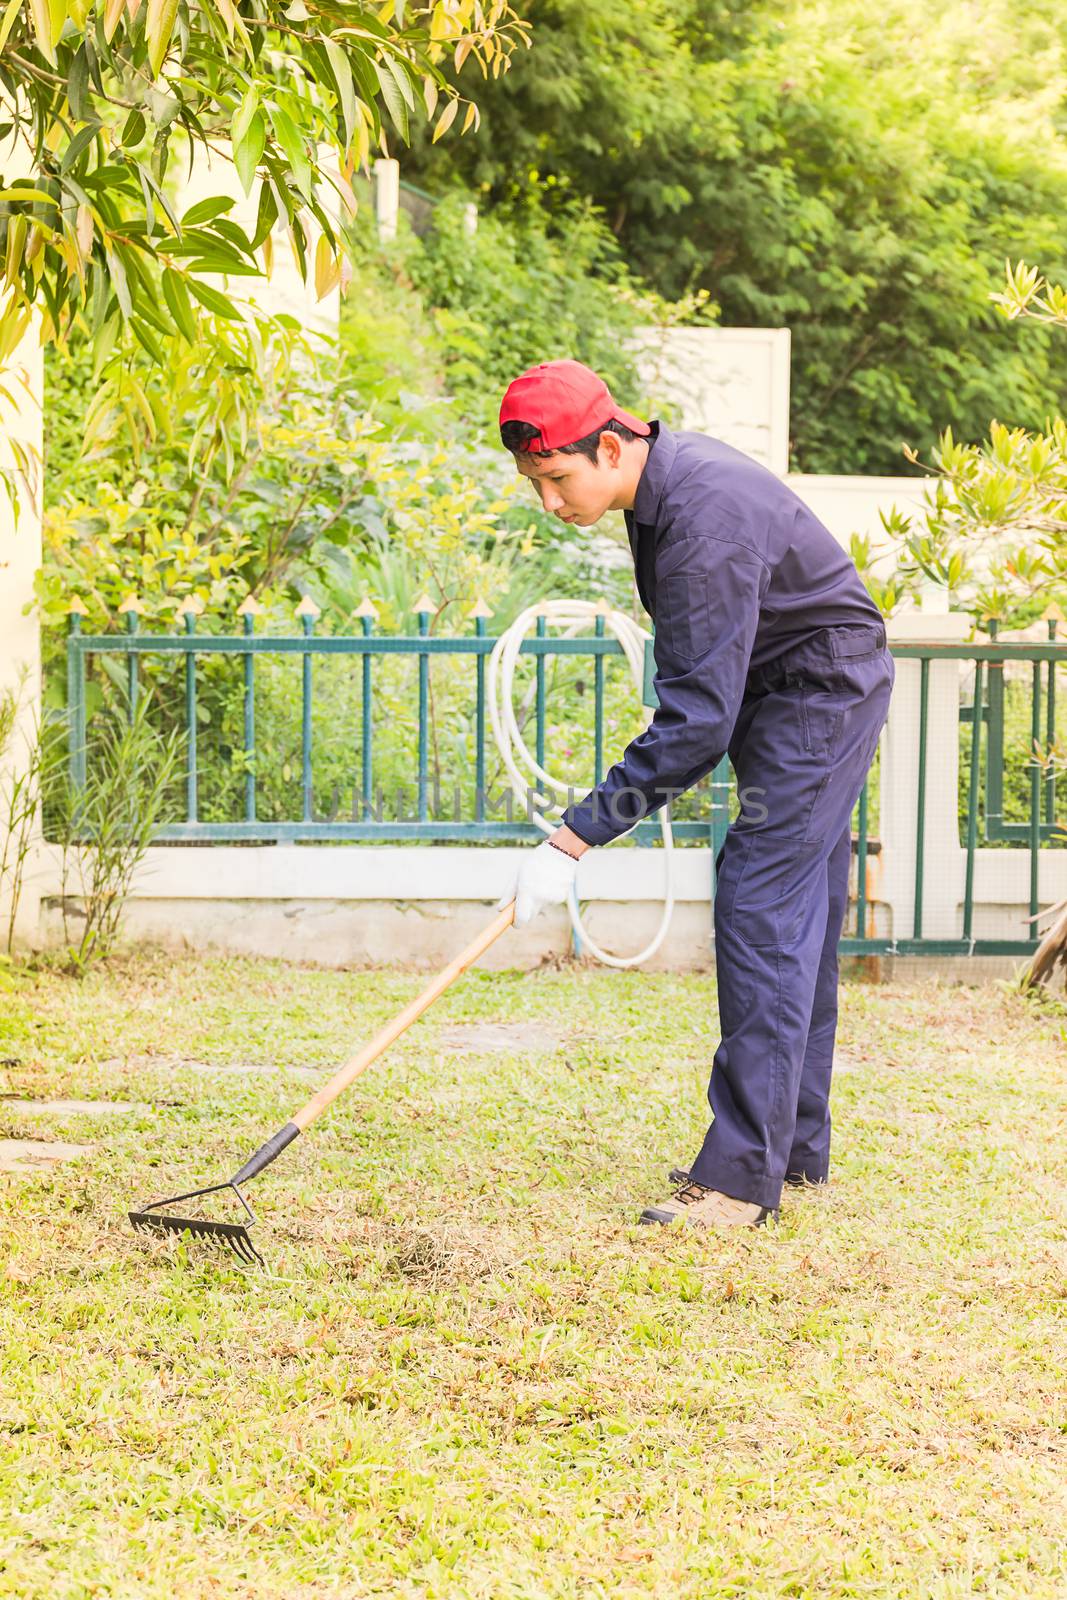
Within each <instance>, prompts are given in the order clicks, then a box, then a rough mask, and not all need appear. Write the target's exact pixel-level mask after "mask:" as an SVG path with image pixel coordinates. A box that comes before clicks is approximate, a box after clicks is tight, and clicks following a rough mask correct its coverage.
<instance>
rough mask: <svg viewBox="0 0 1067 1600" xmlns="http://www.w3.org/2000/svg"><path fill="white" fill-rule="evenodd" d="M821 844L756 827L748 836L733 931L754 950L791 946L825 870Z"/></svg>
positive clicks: (816, 841)
mask: <svg viewBox="0 0 1067 1600" xmlns="http://www.w3.org/2000/svg"><path fill="white" fill-rule="evenodd" d="M823 855H824V850H823V844H822V841H821V840H820V839H803V838H798V837H797V836H796V835H794V834H777V833H771V832H769V831H766V830H763V829H761V830H758V831H756V832H753V833H752V834H750V835H749V836H748V841H747V850H746V853H745V859H744V862H743V864H742V867H741V874H740V877H739V878H738V882H737V891H736V893H735V895H734V899H733V915H732V918H731V921H732V924H733V928H734V931H735V933H736V934H737V936H738V937H739V938H740V939H743V940H744V942H745V943H746V944H747V945H751V946H752V947H753V948H754V949H757V950H763V949H770V948H773V947H774V946H778V945H790V944H793V943H794V942H795V941H796V940H797V939H798V938H799V937H800V934H801V931H802V927H803V922H804V911H805V907H806V905H807V903H808V901H809V900H810V897H811V894H812V892H813V882H814V876H813V875H814V874H815V873H816V872H818V873H819V874H821V872H822V867H823Z"/></svg>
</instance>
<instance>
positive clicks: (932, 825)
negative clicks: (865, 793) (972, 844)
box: [879, 611, 970, 939]
mask: <svg viewBox="0 0 1067 1600" xmlns="http://www.w3.org/2000/svg"><path fill="white" fill-rule="evenodd" d="M886 627H887V632H888V635H889V642H890V644H891V645H892V644H895V643H900V644H903V643H908V644H912V643H919V642H922V643H928V644H959V643H961V642H962V641H963V640H964V639H966V637H967V635H968V633H969V632H970V622H969V619H968V618H967V617H966V616H964V615H963V614H962V613H959V612H952V613H947V614H945V615H941V616H939V615H936V614H930V613H928V612H919V611H913V612H906V613H904V614H902V615H901V616H899V617H895V618H891V619H890V620H889V622H888V623H887V624H886ZM895 665H896V683H895V686H894V689H893V702H892V705H891V706H890V710H889V718H888V720H887V722H886V726H885V730H884V732H883V734H882V768H881V772H882V800H881V821H880V826H879V831H880V835H881V841H882V871H881V885H880V897H881V899H882V900H884V901H886V902H887V903H888V905H889V908H890V930H891V934H892V937H893V938H894V939H910V938H911V937H912V934H913V931H914V925H915V923H914V919H915V862H916V856H917V851H918V829H917V820H918V795H919V712H920V681H921V672H922V663H921V662H920V661H917V660H904V661H902V660H900V659H899V658H898V659H897V660H896V663H895ZM962 665H963V663H961V662H959V661H931V663H930V667H929V674H930V676H929V691H928V698H927V724H926V807H925V814H926V827H925V836H924V841H923V866H924V871H923V918H922V929H921V932H922V935H923V936H924V937H928V938H959V936H960V931H961V930H960V925H959V903H960V901H961V899H962V897H963V877H964V851H963V847H962V846H961V844H960V839H959V819H958V809H957V807H958V800H957V795H958V789H959V700H960V688H959V686H960V669H961V666H962Z"/></svg>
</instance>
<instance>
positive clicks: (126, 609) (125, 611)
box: [119, 589, 144, 617]
mask: <svg viewBox="0 0 1067 1600" xmlns="http://www.w3.org/2000/svg"><path fill="white" fill-rule="evenodd" d="M131 611H133V612H136V613H137V615H138V616H139V617H143V616H144V606H143V605H142V604H141V602H140V600H138V598H137V596H136V595H135V594H134V592H133V590H132V589H131V590H130V592H129V594H128V595H127V596H126V598H125V600H124V601H123V602H122V604H121V605H120V606H119V616H120V617H124V616H128V615H129V613H130V612H131Z"/></svg>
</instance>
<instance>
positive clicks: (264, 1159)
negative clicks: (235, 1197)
mask: <svg viewBox="0 0 1067 1600" xmlns="http://www.w3.org/2000/svg"><path fill="white" fill-rule="evenodd" d="M299 1136H300V1129H299V1128H298V1127H297V1125H296V1123H295V1122H287V1123H286V1124H285V1127H284V1128H279V1129H278V1132H277V1133H275V1134H272V1135H271V1137H270V1138H269V1139H268V1140H267V1142H266V1144H261V1145H260V1147H259V1149H258V1150H257V1151H256V1153H255V1155H254V1156H249V1158H248V1160H247V1161H246V1162H245V1164H244V1166H243V1167H242V1168H241V1170H240V1172H235V1173H234V1175H233V1177H232V1178H231V1179H230V1182H231V1183H232V1184H233V1185H234V1186H236V1185H237V1184H239V1183H247V1182H248V1180H249V1178H255V1177H257V1176H258V1174H259V1173H261V1172H262V1171H263V1169H264V1167H269V1166H270V1164H271V1162H272V1161H274V1160H276V1159H277V1157H278V1156H280V1155H281V1153H282V1151H283V1150H284V1149H285V1147H286V1145H290V1144H292V1142H293V1140H294V1139H296V1138H299Z"/></svg>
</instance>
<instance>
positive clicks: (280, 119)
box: [270, 106, 312, 200]
mask: <svg viewBox="0 0 1067 1600" xmlns="http://www.w3.org/2000/svg"><path fill="white" fill-rule="evenodd" d="M270 120H271V124H272V126H273V128H274V134H275V138H276V139H277V141H278V143H279V145H280V146H281V148H282V151H283V153H284V155H285V157H286V160H287V161H288V162H289V168H290V171H291V172H292V174H293V182H294V183H295V184H296V186H297V188H298V189H299V190H300V192H301V194H303V195H304V196H305V197H306V198H307V199H308V200H310V199H311V190H312V178H311V163H310V161H309V160H308V156H307V151H306V149H305V147H304V136H303V134H302V133H301V132H300V130H299V129H298V128H297V126H296V124H295V123H294V122H293V120H292V118H291V117H290V116H289V115H288V113H287V112H285V111H283V110H282V109H281V107H280V106H278V107H275V108H273V109H272V110H271V114H270Z"/></svg>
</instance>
